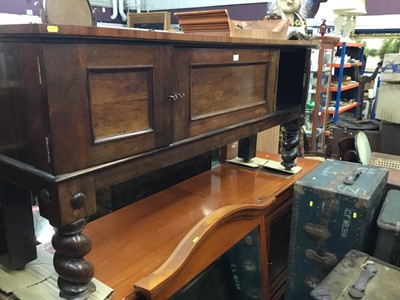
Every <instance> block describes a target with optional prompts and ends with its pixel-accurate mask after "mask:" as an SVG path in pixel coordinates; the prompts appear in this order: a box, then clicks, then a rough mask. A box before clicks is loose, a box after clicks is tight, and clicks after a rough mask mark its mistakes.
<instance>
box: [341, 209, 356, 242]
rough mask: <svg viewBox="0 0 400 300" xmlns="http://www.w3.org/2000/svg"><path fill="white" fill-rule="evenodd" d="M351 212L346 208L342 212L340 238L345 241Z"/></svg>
mask: <svg viewBox="0 0 400 300" xmlns="http://www.w3.org/2000/svg"><path fill="white" fill-rule="evenodd" d="M352 215H353V210H351V209H349V208H346V209H345V210H344V212H343V221H342V230H341V233H340V237H341V238H343V239H345V238H347V236H348V233H349V228H350V223H351V218H352Z"/></svg>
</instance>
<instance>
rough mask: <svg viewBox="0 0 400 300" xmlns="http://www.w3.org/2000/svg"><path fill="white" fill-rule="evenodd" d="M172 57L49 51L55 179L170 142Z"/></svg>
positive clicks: (100, 49)
mask: <svg viewBox="0 0 400 300" xmlns="http://www.w3.org/2000/svg"><path fill="white" fill-rule="evenodd" d="M59 57H63V59H62V60H60V59H59ZM169 57H170V50H169V48H168V47H148V46H138V45H92V44H83V45H82V44H81V45H70V44H51V45H45V46H44V61H45V73H46V81H47V82H46V83H47V91H48V103H49V104H48V105H49V114H50V124H51V128H52V132H51V147H52V149H53V153H52V157H53V158H54V165H55V173H56V174H60V173H67V172H72V171H76V170H79V169H82V168H87V167H91V166H95V165H98V164H101V163H105V162H109V161H112V160H116V159H120V158H124V157H128V156H130V155H134V154H138V153H142V152H144V151H148V150H152V149H155V148H159V147H163V146H166V145H168V144H169V143H170V142H171V140H172V130H171V128H172V125H171V123H172V113H171V112H172V105H171V103H169V102H168V101H166V94H167V91H166V88H167V84H166V81H165V80H164V78H165V77H166V72H167V70H168V69H169V64H170V60H169V59H168V58H169ZM155 82H157V84H155ZM156 116H158V117H156ZM159 116H163V117H162V118H161V117H159Z"/></svg>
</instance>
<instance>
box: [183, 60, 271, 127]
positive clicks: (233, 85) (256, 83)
mask: <svg viewBox="0 0 400 300" xmlns="http://www.w3.org/2000/svg"><path fill="white" fill-rule="evenodd" d="M268 67H269V66H268V62H260V63H241V64H235V63H230V64H221V65H220V64H215V65H208V64H205V65H192V66H191V70H190V108H191V120H192V121H193V120H197V119H200V118H207V117H212V116H214V115H216V114H222V113H229V112H233V111H236V110H239V109H243V108H248V107H251V106H255V105H260V104H265V102H266V100H267V99H266V92H267V89H268V88H267V85H268V81H267V79H268V70H269V68H268ZM211 103H212V105H210V104H211Z"/></svg>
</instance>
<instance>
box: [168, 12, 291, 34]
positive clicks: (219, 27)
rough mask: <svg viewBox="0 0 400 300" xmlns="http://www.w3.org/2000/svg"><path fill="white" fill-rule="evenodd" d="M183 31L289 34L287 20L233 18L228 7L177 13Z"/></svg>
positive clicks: (199, 32)
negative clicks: (241, 19) (230, 16)
mask: <svg viewBox="0 0 400 300" xmlns="http://www.w3.org/2000/svg"><path fill="white" fill-rule="evenodd" d="M175 16H176V17H177V18H178V21H179V26H180V27H181V28H182V30H183V32H185V33H191V34H203V35H217V36H230V37H244V38H260V39H278V40H284V39H286V36H287V31H288V26H289V23H288V21H287V20H255V21H238V20H231V19H230V18H229V15H228V11H227V10H226V9H220V10H205V11H191V12H181V13H175Z"/></svg>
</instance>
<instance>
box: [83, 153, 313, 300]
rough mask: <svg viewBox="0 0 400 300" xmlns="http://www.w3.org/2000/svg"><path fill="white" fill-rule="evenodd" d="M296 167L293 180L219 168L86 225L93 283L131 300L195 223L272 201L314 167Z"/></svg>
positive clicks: (226, 166)
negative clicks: (228, 209) (227, 209)
mask: <svg viewBox="0 0 400 300" xmlns="http://www.w3.org/2000/svg"><path fill="white" fill-rule="evenodd" d="M264 155H265V158H267V159H273V160H280V157H279V156H278V155H272V154H264ZM297 163H298V165H299V166H301V167H302V170H301V171H300V172H299V173H297V174H295V175H286V174H285V175H283V174H277V173H276V172H268V171H266V172H260V171H254V170H249V169H246V168H243V167H240V166H236V165H232V164H223V165H221V166H219V167H217V168H214V169H211V170H209V171H207V172H204V173H202V174H199V175H197V176H195V177H192V178H190V179H188V180H185V181H183V182H181V183H179V184H177V185H174V186H172V187H170V188H167V189H165V190H163V191H161V192H158V193H156V194H154V195H151V196H149V197H147V198H145V199H142V200H141V201H139V202H136V203H133V204H131V205H129V206H127V207H124V208H122V209H120V210H117V211H115V212H113V213H111V214H109V215H106V216H104V217H102V218H100V219H97V220H95V221H93V222H91V223H89V224H88V225H87V227H86V229H85V232H86V233H87V234H88V235H89V236H90V238H91V239H92V242H93V248H92V251H91V252H90V253H89V255H88V256H87V258H88V260H90V261H92V262H93V263H94V265H95V270H96V271H95V277H96V278H97V279H99V280H100V281H102V282H103V283H105V284H107V285H108V286H110V287H112V288H113V289H114V291H115V294H114V299H122V298H126V297H127V299H134V298H135V297H134V295H132V293H133V284H134V283H135V282H137V281H138V280H139V279H141V278H142V277H144V276H146V275H148V274H150V273H152V272H153V271H155V270H156V269H157V268H158V267H160V266H161V265H162V264H163V263H164V262H165V261H166V260H167V258H168V257H169V256H170V255H171V253H172V252H173V250H174V249H175V248H176V246H177V245H178V244H179V242H180V241H181V240H182V239H183V238H184V237H185V235H186V234H187V233H188V232H189V231H190V230H191V229H192V228H193V227H194V226H195V225H196V224H197V223H198V222H199V221H200V220H202V219H203V218H205V217H206V216H208V215H210V214H211V213H212V212H215V211H216V210H217V209H219V208H221V207H225V206H227V205H232V204H255V203H256V202H257V200H258V199H260V198H261V197H262V198H266V197H275V196H277V195H279V194H280V193H282V192H284V191H285V190H286V189H287V188H288V187H290V186H291V185H293V183H294V182H295V181H296V180H297V179H299V178H300V177H302V176H303V175H305V174H306V173H308V172H309V171H310V170H312V169H313V168H314V167H315V166H316V165H318V163H319V162H317V161H313V160H308V159H297ZM274 204H277V203H274V199H273V200H272V202H271V204H270V206H271V207H274ZM129 295H130V296H129Z"/></svg>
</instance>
